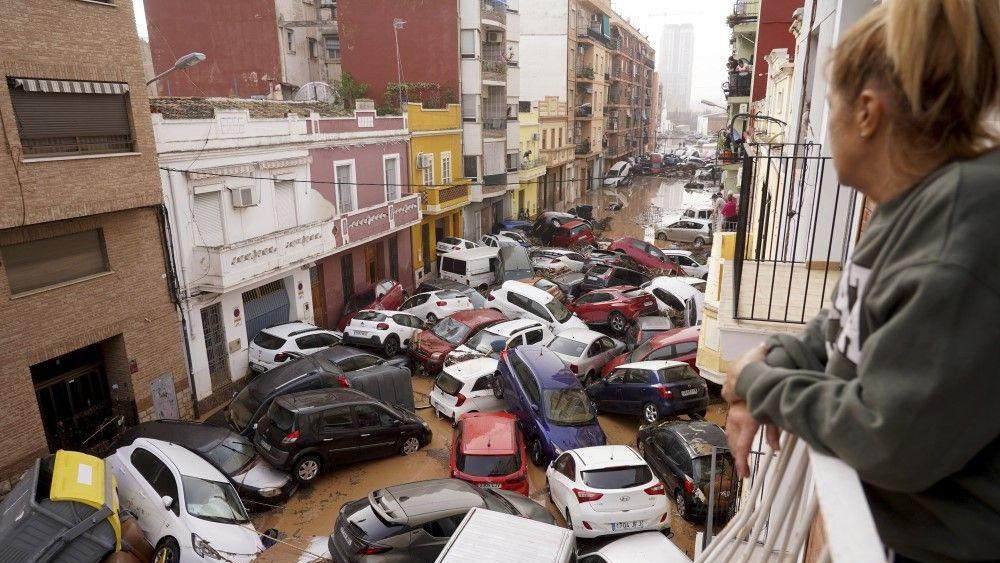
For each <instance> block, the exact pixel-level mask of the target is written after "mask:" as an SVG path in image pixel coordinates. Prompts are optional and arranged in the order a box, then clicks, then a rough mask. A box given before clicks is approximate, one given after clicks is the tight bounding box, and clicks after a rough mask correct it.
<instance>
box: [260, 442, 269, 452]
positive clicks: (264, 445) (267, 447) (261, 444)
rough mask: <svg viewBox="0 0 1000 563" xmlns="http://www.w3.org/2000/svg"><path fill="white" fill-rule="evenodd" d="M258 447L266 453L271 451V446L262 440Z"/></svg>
mask: <svg viewBox="0 0 1000 563" xmlns="http://www.w3.org/2000/svg"><path fill="white" fill-rule="evenodd" d="M260 447H262V448H264V450H266V451H271V444H268V443H267V442H265V441H264V440H261V441H260Z"/></svg>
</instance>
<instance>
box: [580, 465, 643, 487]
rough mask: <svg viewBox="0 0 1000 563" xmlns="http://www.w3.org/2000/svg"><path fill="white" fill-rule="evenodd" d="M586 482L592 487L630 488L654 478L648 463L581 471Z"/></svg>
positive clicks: (581, 475)
mask: <svg viewBox="0 0 1000 563" xmlns="http://www.w3.org/2000/svg"><path fill="white" fill-rule="evenodd" d="M580 477H581V478H582V479H583V482H584V484H586V485H587V486H588V487H590V488H592V489H628V488H631V487H638V486H639V485H643V484H645V483H648V482H650V481H652V480H653V473H652V472H651V471H650V470H649V466H647V465H631V466H626V467H608V468H606V469H593V470H591V471H582V472H580Z"/></svg>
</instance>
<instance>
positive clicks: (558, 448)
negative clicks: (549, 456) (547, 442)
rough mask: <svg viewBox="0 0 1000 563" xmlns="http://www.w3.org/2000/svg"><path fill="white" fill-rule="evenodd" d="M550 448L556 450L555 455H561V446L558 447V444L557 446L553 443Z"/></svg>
mask: <svg viewBox="0 0 1000 563" xmlns="http://www.w3.org/2000/svg"><path fill="white" fill-rule="evenodd" d="M552 450H553V451H555V452H556V456H557V457H558V456H560V455H562V453H563V450H562V448H560V447H559V446H557V445H555V444H552Z"/></svg>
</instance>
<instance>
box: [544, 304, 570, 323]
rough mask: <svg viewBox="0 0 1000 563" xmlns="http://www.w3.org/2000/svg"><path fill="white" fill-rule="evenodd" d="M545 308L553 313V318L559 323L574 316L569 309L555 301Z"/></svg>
mask: <svg viewBox="0 0 1000 563" xmlns="http://www.w3.org/2000/svg"><path fill="white" fill-rule="evenodd" d="M545 308H546V309H548V310H549V312H550V313H552V318H554V319H555V320H556V322H557V323H561V322H565V321H566V320H567V319H569V318H570V317H571V316H572V315H573V313H570V312H569V309H567V308H566V306H565V305H563V304H562V303H561V302H560V301H557V300H555V299H553V300H552V301H549V302H548V303H546V304H545Z"/></svg>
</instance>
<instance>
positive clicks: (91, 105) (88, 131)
mask: <svg viewBox="0 0 1000 563" xmlns="http://www.w3.org/2000/svg"><path fill="white" fill-rule="evenodd" d="M10 92H11V104H12V105H13V106H14V114H15V116H16V118H17V128H18V134H19V135H20V137H21V141H22V144H23V145H24V147H25V152H26V153H27V154H42V153H67V152H122V151H131V150H133V145H132V125H131V122H130V119H129V107H128V98H127V97H126V95H124V94H63V93H51V92H26V91H24V90H22V89H20V88H13V89H11V90H10Z"/></svg>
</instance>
